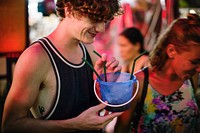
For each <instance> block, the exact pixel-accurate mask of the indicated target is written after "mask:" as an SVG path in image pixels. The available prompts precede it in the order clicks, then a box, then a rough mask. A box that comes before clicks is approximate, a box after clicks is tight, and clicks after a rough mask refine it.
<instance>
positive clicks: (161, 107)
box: [138, 80, 200, 133]
mask: <svg viewBox="0 0 200 133" xmlns="http://www.w3.org/2000/svg"><path fill="white" fill-rule="evenodd" d="M169 89H170V88H169ZM143 110H144V112H143V113H142V115H141V118H140V121H139V124H138V132H139V133H198V132H199V133H200V122H199V121H200V120H199V118H198V116H199V109H198V106H197V103H196V101H195V98H194V93H193V88H192V86H191V82H190V80H187V81H185V82H184V84H183V85H182V86H181V87H180V88H179V90H177V91H176V92H174V93H173V94H171V95H169V96H163V95H161V94H159V93H158V92H157V91H156V90H155V89H153V88H152V87H151V86H150V85H148V90H147V95H146V98H145V102H144V106H143ZM198 127H199V129H198Z"/></svg>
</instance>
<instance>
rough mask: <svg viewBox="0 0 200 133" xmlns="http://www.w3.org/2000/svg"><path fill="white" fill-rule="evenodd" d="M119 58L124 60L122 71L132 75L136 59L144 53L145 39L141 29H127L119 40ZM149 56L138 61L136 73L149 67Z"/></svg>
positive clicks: (144, 56)
mask: <svg viewBox="0 0 200 133" xmlns="http://www.w3.org/2000/svg"><path fill="white" fill-rule="evenodd" d="M118 46H119V56H120V58H121V60H122V71H123V72H128V73H130V72H131V70H132V65H133V61H134V59H135V58H136V57H137V56H139V55H140V54H141V53H142V52H144V38H143V35H142V34H141V32H140V31H139V29H137V28H134V27H133V28H127V29H125V30H124V31H123V32H122V33H120V35H119V38H118ZM148 59H149V58H148V55H143V56H142V57H140V58H139V59H138V60H137V61H136V65H135V69H134V70H135V71H138V70H140V69H141V68H143V67H145V66H148Z"/></svg>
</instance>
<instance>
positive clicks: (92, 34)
mask: <svg viewBox="0 0 200 133" xmlns="http://www.w3.org/2000/svg"><path fill="white" fill-rule="evenodd" d="M89 34H90V35H91V36H92V37H95V36H96V35H97V33H91V32H89Z"/></svg>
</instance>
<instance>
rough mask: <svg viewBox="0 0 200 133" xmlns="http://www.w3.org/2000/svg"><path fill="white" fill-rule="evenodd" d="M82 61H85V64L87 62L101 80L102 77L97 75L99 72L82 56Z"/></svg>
mask: <svg viewBox="0 0 200 133" xmlns="http://www.w3.org/2000/svg"><path fill="white" fill-rule="evenodd" d="M82 60H83V61H85V63H86V64H88V66H89V67H90V68H91V69H92V70H93V71H94V73H95V74H96V75H97V77H98V78H99V79H100V80H102V78H101V77H100V76H99V74H98V73H97V72H96V71H95V69H94V67H93V66H92V65H91V64H90V63H89V62H88V61H87V60H85V59H84V58H82Z"/></svg>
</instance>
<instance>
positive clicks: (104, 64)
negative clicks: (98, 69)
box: [93, 50, 107, 82]
mask: <svg viewBox="0 0 200 133" xmlns="http://www.w3.org/2000/svg"><path fill="white" fill-rule="evenodd" d="M93 52H94V53H95V54H96V55H97V56H99V57H100V58H101V57H102V56H101V55H100V54H99V53H97V52H96V51H95V50H93ZM103 70H104V75H105V82H107V76H106V61H104V63H103Z"/></svg>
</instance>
